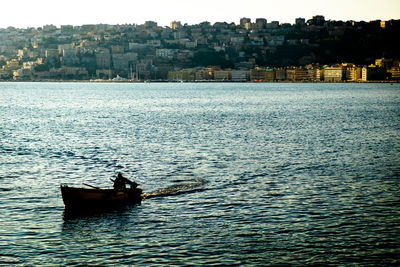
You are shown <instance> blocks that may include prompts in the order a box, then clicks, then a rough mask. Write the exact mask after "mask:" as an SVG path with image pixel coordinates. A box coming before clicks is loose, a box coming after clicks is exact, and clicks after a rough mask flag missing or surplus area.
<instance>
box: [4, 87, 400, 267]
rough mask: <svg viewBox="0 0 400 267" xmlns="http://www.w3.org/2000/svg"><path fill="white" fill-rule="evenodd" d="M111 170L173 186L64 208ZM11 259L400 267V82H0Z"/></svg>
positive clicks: (145, 183)
mask: <svg viewBox="0 0 400 267" xmlns="http://www.w3.org/2000/svg"><path fill="white" fill-rule="evenodd" d="M119 171H121V172H123V174H125V176H126V177H128V178H131V179H134V180H135V181H136V182H137V183H139V184H140V187H141V188H142V189H143V191H144V192H148V193H151V192H169V193H171V192H175V194H165V195H164V196H159V197H154V198H150V199H145V200H144V201H143V202H142V203H141V205H136V206H131V207H126V208H124V209H122V210H116V211H108V212H104V213H97V214H92V215H90V216H85V217H77V218H70V219H67V218H65V217H64V205H63V202H62V199H61V194H60V190H59V185H60V184H69V185H74V186H83V185H82V183H88V184H92V185H96V186H101V187H111V186H112V183H111V181H110V180H109V178H112V177H114V176H115V174H116V173H117V172H119ZM161 195H162V194H161ZM10 264H17V265H18V264H19V265H68V264H71V265H103V266H104V265H115V264H117V265H118V264H121V265H143V266H153V265H159V266H166V265H203V266H209V265H242V266H245V265H248V266H266V265H267V266H268V265H277V264H282V265H292V264H297V265H310V264H315V265H329V264H331V265H361V266H368V265H386V266H394V265H400V85H398V84H394V85H391V84H233V83H229V84H217V83H215V84H214V83H212V84H90V83H0V265H10Z"/></svg>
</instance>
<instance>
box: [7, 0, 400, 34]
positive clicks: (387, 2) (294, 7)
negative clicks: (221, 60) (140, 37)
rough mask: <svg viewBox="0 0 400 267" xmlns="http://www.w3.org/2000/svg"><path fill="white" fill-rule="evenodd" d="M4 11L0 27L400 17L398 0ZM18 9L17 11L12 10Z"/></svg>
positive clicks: (120, 0) (88, 4)
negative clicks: (318, 16)
mask: <svg viewBox="0 0 400 267" xmlns="http://www.w3.org/2000/svg"><path fill="white" fill-rule="evenodd" d="M2 10H3V12H2V13H3V14H2V16H1V17H0V28H6V27H9V26H12V27H18V28H27V27H40V26H43V25H48V24H54V25H56V26H60V25H83V24H98V23H104V24H142V23H144V22H145V21H156V22H157V23H158V24H159V25H160V26H167V25H169V23H170V22H171V21H174V20H177V21H181V22H182V23H183V24H184V23H187V24H189V25H193V24H198V23H201V22H203V21H209V22H211V23H215V22H222V21H226V22H228V23H230V22H234V23H236V24H237V23H239V20H240V18H242V17H248V18H251V19H252V20H255V19H256V18H266V19H267V20H268V21H279V22H281V23H291V24H293V23H294V21H295V19H296V18H298V17H302V18H305V19H306V20H307V19H310V18H311V17H312V16H315V15H323V16H325V18H326V19H328V20H343V21H347V20H354V21H372V20H390V19H400V1H398V0H381V1H376V0H361V1H359V0H355V1H351V2H350V1H346V0H337V1H335V2H326V1H317V0H305V1H292V0H287V1H284V2H283V1H282V2H279V3H276V1H269V0H249V1H245V2H244V1H225V0H222V1H211V0H203V1H181V0H170V1H160V0H148V1H125V0H114V1H113V2H112V4H110V2H109V1H78V0H70V1H69V2H68V3H64V4H62V5H55V4H54V1H49V0H38V1H35V2H33V1H26V0H21V1H19V2H18V7H17V8H16V7H15V3H12V2H5V3H2ZM11 11H16V12H11Z"/></svg>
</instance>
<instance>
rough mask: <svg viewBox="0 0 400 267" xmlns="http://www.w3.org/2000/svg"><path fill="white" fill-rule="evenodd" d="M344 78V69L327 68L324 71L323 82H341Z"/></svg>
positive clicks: (338, 67)
mask: <svg viewBox="0 0 400 267" xmlns="http://www.w3.org/2000/svg"><path fill="white" fill-rule="evenodd" d="M344 78H345V69H344V68H343V67H342V66H337V67H327V68H325V69H324V79H325V82H335V83H337V82H342V81H343V80H344Z"/></svg>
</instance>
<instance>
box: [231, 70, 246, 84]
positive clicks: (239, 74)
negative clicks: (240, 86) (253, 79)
mask: <svg viewBox="0 0 400 267" xmlns="http://www.w3.org/2000/svg"><path fill="white" fill-rule="evenodd" d="M231 75H232V78H231V80H232V81H233V82H245V81H248V79H249V72H248V71H247V70H232V72H231Z"/></svg>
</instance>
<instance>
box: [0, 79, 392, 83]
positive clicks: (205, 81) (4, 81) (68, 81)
mask: <svg viewBox="0 0 400 267" xmlns="http://www.w3.org/2000/svg"><path fill="white" fill-rule="evenodd" d="M0 83H133V84H135V83H326V84H329V83H332V84H333V83H400V80H377V81H341V82H325V81H290V80H283V81H214V80H201V81H200V80H199V81H168V80H146V81H132V80H126V81H113V80H99V79H96V80H55V79H43V80H25V81H22V80H19V81H14V80H0Z"/></svg>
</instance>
